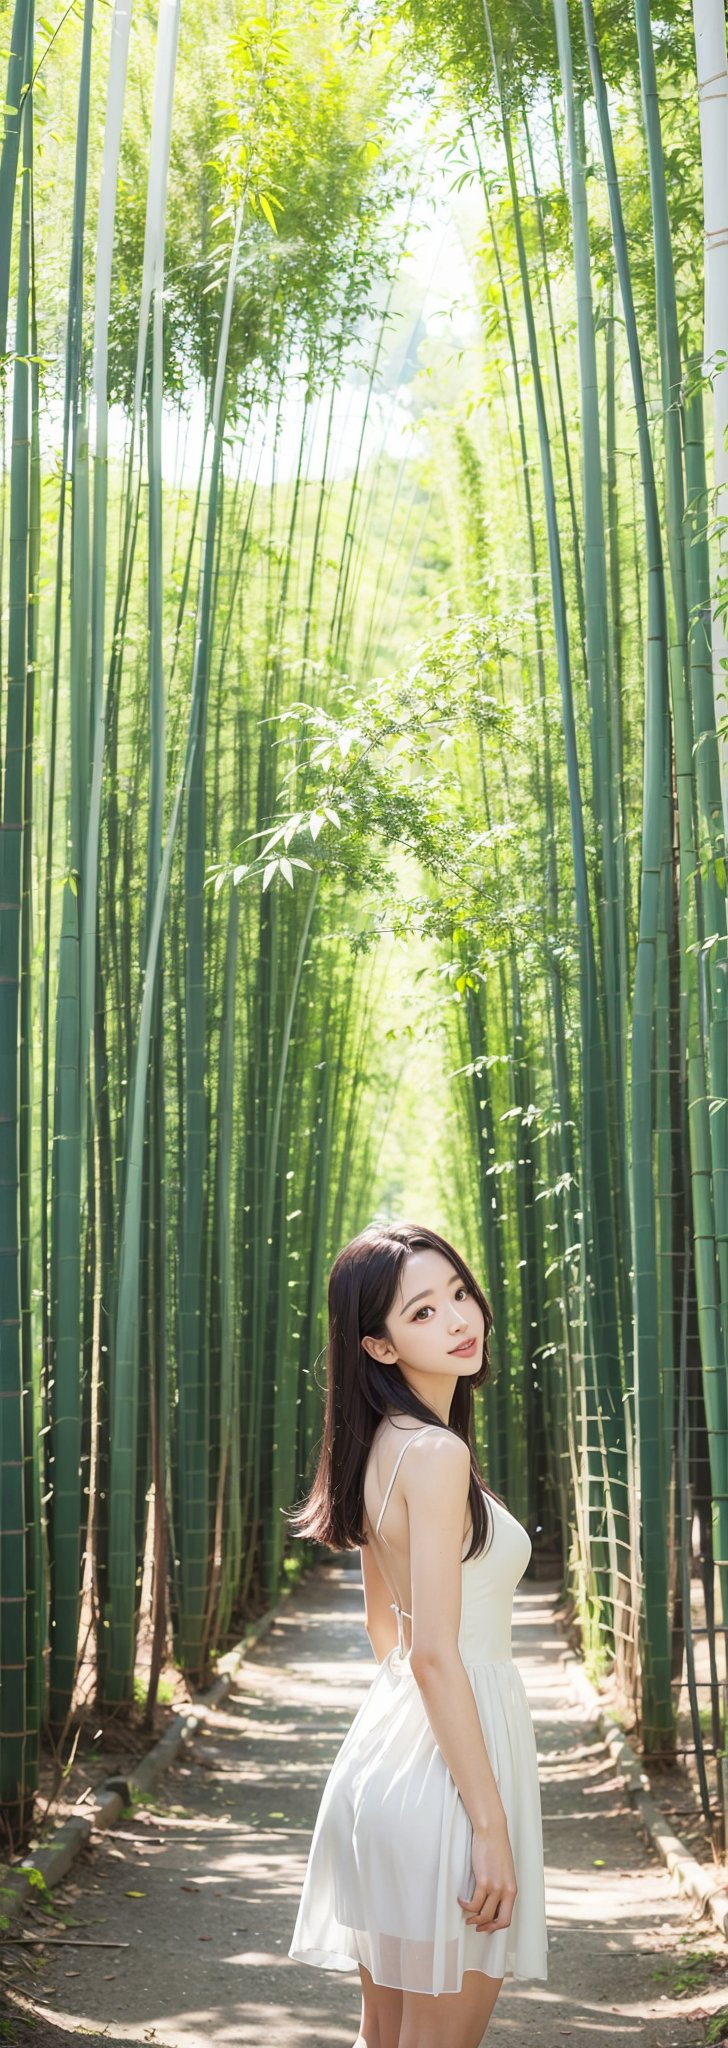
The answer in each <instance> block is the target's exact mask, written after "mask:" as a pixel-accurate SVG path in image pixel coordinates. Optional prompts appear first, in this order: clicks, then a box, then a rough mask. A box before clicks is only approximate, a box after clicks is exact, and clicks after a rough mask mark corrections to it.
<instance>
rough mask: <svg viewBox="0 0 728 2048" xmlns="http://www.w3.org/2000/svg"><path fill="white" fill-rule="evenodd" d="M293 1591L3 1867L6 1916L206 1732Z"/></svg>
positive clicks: (57, 1877) (52, 1880)
mask: <svg viewBox="0 0 728 2048" xmlns="http://www.w3.org/2000/svg"><path fill="white" fill-rule="evenodd" d="M314 1569H315V1567H314ZM304 1576H308V1574H307V1573H306V1574H303V1573H302V1574H301V1578H299V1579H298V1580H297V1581H296V1584H297V1585H300V1584H301V1583H302V1580H303V1577H304ZM294 1590H295V1589H294V1588H293V1587H291V1586H285V1587H284V1588H283V1590H282V1592H281V1594H280V1596H279V1598H278V1600H277V1601H276V1603H275V1606H273V1607H268V1608H267V1609H266V1612H265V1614H261V1615H260V1616H259V1618H258V1620H257V1621H254V1622H251V1623H250V1625H249V1627H248V1628H246V1631H245V1635H244V1636H243V1637H242V1638H241V1640H240V1642H239V1643H236V1644H235V1645H234V1647H233V1649H232V1650H227V1651H226V1653H225V1655H224V1656H223V1657H221V1658H220V1660H219V1671H220V1676H219V1677H218V1678H216V1679H215V1682H214V1684H213V1685H211V1686H210V1689H209V1691H208V1692H205V1693H200V1695H199V1698H198V1699H195V1700H193V1701H192V1702H191V1703H190V1705H189V1706H188V1707H183V1709H182V1712H181V1713H179V1714H177V1715H175V1719H174V1720H173V1721H170V1724H169V1727H168V1728H165V1731H164V1734H163V1735H162V1736H160V1739H159V1741H158V1742H155V1744H154V1746H153V1748H152V1749H150V1750H148V1751H147V1754H146V1756H144V1757H142V1758H141V1761H140V1762H139V1763H138V1764H137V1765H136V1766H135V1768H134V1769H133V1770H130V1771H128V1772H126V1773H125V1774H124V1775H123V1776H121V1775H118V1776H116V1777H112V1778H107V1780H106V1783H105V1785H102V1787H101V1790H100V1791H98V1792H94V1793H93V1794H92V1795H91V1796H90V1797H89V1798H85V1797H84V1794H83V1793H82V1794H81V1800H82V1801H83V1808H84V1810H83V1813H73V1814H70V1815H69V1818H68V1819H67V1820H64V1821H61V1822H60V1823H59V1826H58V1827H57V1828H54V1830H53V1833H52V1834H51V1835H50V1837H49V1839H48V1841H47V1842H45V1843H44V1844H43V1846H42V1847H41V1848H38V1849H36V1850H34V1852H33V1854H32V1855H31V1856H26V1857H24V1859H23V1862H22V1863H20V1864H17V1865H14V1866H13V1865H11V1866H10V1867H9V1868H7V1867H4V1869H3V1886H2V1917H3V1918H4V1919H9V1917H10V1915H11V1914H12V1913H16V1912H17V1911H18V1909H19V1907H21V1906H22V1905H24V1903H25V1901H26V1900H27V1899H28V1898H30V1897H31V1896H32V1895H33V1891H34V1883H33V1878H34V1873H35V1872H39V1874H40V1876H41V1877H42V1879H43V1882H44V1884H45V1885H46V1886H47V1887H48V1890H49V1891H52V1889H53V1886H54V1885H57V1884H60V1882H61V1879H62V1878H64V1877H65V1875H66V1872H67V1871H68V1870H69V1869H70V1867H71V1864H72V1863H73V1862H74V1860H75V1858H76V1856H78V1854H79V1852H80V1850H81V1849H83V1848H84V1846H85V1844H86V1842H88V1840H89V1838H90V1836H91V1834H92V1832H93V1831H94V1830H96V1831H97V1832H98V1830H99V1829H104V1828H113V1827H114V1825H115V1823H116V1821H117V1820H118V1819H119V1816H120V1814H121V1812H122V1810H123V1808H124V1807H125V1806H129V1805H130V1804H131V1795H132V1793H134V1792H140V1793H145V1792H151V1791H152V1788H153V1786H154V1785H156V1783H157V1780H158V1779H159V1778H160V1777H161V1776H162V1773H163V1772H164V1771H166V1770H167V1769H168V1767H169V1765H170V1764H172V1763H174V1760H175V1757H177V1756H179V1754H180V1751H182V1750H184V1748H185V1747H186V1745H187V1743H189V1742H192V1741H193V1740H194V1737H195V1736H196V1735H198V1734H200V1733H201V1732H202V1733H204V1728H205V1723H206V1721H208V1720H209V1718H210V1715H211V1714H214V1712H215V1709H216V1707H219V1706H220V1704H221V1702H222V1700H224V1699H226V1697H227V1694H228V1693H229V1692H230V1689H231V1686H232V1683H233V1679H234V1677H235V1675H236V1673H237V1671H238V1670H239V1668H240V1665H241V1664H242V1663H243V1661H244V1659H245V1657H246V1656H247V1654H248V1651H249V1650H250V1649H252V1648H253V1647H254V1645H255V1644H256V1643H259V1642H260V1641H261V1638H262V1637H263V1636H265V1635H267V1633H268V1630H269V1629H270V1628H272V1626H273V1623H274V1621H275V1620H276V1618H277V1616H278V1615H279V1614H280V1611H281V1607H282V1605H283V1602H284V1601H285V1600H289V1599H290V1597H291V1593H292V1592H293V1591H294ZM79 1804H80V1801H79ZM0 1939H1V1936H0Z"/></svg>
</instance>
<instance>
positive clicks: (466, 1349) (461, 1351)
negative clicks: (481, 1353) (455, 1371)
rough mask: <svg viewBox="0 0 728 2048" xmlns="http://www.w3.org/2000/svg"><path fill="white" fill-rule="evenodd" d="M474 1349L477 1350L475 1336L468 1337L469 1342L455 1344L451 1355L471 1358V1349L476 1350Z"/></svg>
mask: <svg viewBox="0 0 728 2048" xmlns="http://www.w3.org/2000/svg"><path fill="white" fill-rule="evenodd" d="M474 1350H475V1338H474V1337H468V1339H467V1343H463V1344H456V1345H455V1347H454V1349H453V1350H452V1351H451V1352H450V1357H451V1358H469V1357H470V1353H471V1351H474Z"/></svg>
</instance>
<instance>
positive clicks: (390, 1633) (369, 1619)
mask: <svg viewBox="0 0 728 2048" xmlns="http://www.w3.org/2000/svg"><path fill="white" fill-rule="evenodd" d="M359 1556H360V1558H361V1576H362V1584H363V1587H364V1627H365V1629H366V1632H367V1635H368V1637H369V1641H370V1643H371V1646H372V1649H373V1651H374V1655H375V1657H376V1660H377V1663H378V1664H383V1663H384V1659H385V1657H387V1656H388V1655H389V1651H390V1650H393V1649H394V1647H395V1644H396V1641H397V1622H396V1617H395V1615H394V1614H393V1613H392V1609H391V1607H390V1604H389V1603H390V1601H391V1598H392V1595H391V1593H390V1590H389V1587H388V1585H387V1581H386V1579H385V1578H384V1577H383V1576H382V1573H381V1572H380V1569H379V1566H378V1564H377V1560H376V1558H375V1556H374V1552H373V1550H372V1546H371V1543H362V1544H360V1546H359Z"/></svg>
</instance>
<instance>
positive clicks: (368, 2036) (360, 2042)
mask: <svg viewBox="0 0 728 2048" xmlns="http://www.w3.org/2000/svg"><path fill="white" fill-rule="evenodd" d="M359 1975H360V1977H361V1998H362V2005H361V2024H360V2027H359V2035H358V2039H357V2040H356V2041H355V2043H354V2048H399V2031H400V2027H401V2024H402V1999H403V1995H404V1994H403V1992H401V1991H394V1990H392V1989H391V1988H390V1986H389V1985H388V1984H375V1982H374V1978H373V1977H372V1975H371V1973H370V1971H369V1970H366V1969H365V1968H364V1964H363V1963H360V1964H359Z"/></svg>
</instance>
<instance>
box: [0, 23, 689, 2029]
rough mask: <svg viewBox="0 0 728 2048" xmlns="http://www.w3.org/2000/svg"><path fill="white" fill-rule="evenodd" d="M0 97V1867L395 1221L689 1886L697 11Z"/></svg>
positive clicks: (59, 67) (237, 1554)
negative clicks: (476, 1313) (483, 1348)
mask: <svg viewBox="0 0 728 2048" xmlns="http://www.w3.org/2000/svg"><path fill="white" fill-rule="evenodd" d="M0 61H1V63H2V71H3V77H4V81H5V82H4V92H3V114H2V143H1V149H0V358H1V360H2V382H1V405H2V414H1V421H0V434H1V453H2V488H1V490H0V1394H1V1395H2V1399H1V1400H0V1541H1V1565H2V1597H1V1600H0V1814H1V1816H2V1824H3V1840H4V1851H5V1853H6V1854H7V1855H9V1856H13V1855H16V1854H17V1853H19V1852H21V1851H22V1850H23V1848H24V1846H25V1845H26V1844H27V1842H28V1840H29V1839H30V1832H31V1830H32V1826H33V1819H34V1814H35V1813H36V1811H37V1800H38V1795H39V1784H40V1773H41V1768H42V1765H43V1758H44V1756H46V1757H47V1756H48V1755H49V1754H52V1755H53V1756H55V1758H56V1760H57V1762H58V1764H59V1767H61V1768H62V1766H63V1762H64V1759H65V1758H66V1757H67V1756H68V1754H69V1751H70V1747H71V1745H72V1744H73V1742H74V1740H75V1739H77V1735H78V1730H79V1726H80V1725H82V1724H83V1723H84V1720H85V1719H86V1718H87V1717H88V1715H89V1714H91V1715H92V1716H95V1717H96V1719H95V1721H94V1723H93V1725H94V1726H96V1725H98V1719H99V1717H102V1719H103V1718H104V1717H108V1716H114V1715H116V1716H117V1717H120V1718H121V1719H122V1720H123V1717H124V1716H125V1715H126V1716H127V1718H129V1717H131V1718H132V1719H134V1718H135V1719H136V1722H137V1724H138V1725H140V1726H142V1725H144V1724H145V1723H146V1725H151V1716H152V1715H153V1713H154V1709H155V1705H156V1703H157V1699H158V1695H159V1688H160V1682H161V1680H162V1678H163V1676H164V1673H165V1672H166V1671H167V1670H172V1671H177V1672H179V1673H180V1674H182V1676H183V1677H184V1679H185V1681H186V1682H187V1684H188V1685H189V1686H190V1687H202V1686H203V1685H205V1684H209V1683H210V1680H211V1676H212V1675H214V1671H215V1666H216V1663H217V1660H218V1659H219V1657H220V1655H221V1654H222V1653H224V1651H225V1650H226V1649H227V1648H228V1647H229V1645H231V1644H233V1643H235V1642H236V1641H237V1640H238V1639H239V1638H240V1636H241V1634H242V1633H243V1630H244V1628H245V1625H246V1624H247V1623H248V1622H249V1621H250V1620H251V1618H254V1617H256V1616H258V1615H260V1614H261V1613H262V1612H263V1611H264V1610H267V1609H268V1608H270V1607H271V1605H272V1604H274V1603H275V1601H276V1600H277V1598H278V1597H279V1595H280V1593H281V1589H282V1588H283V1587H284V1586H285V1585H286V1584H287V1583H292V1581H293V1579H294V1578H295V1575H296V1573H298V1572H300V1571H301V1570H302V1569H304V1568H308V1567H310V1566H311V1565H312V1564H314V1563H315V1562H316V1559H317V1557H318V1555H319V1550H318V1546H316V1545H315V1544H307V1543H301V1542H300V1541H296V1540H295V1538H294V1536H293V1534H292V1533H291V1529H290V1526H289V1517H290V1516H291V1514H292V1512H293V1510H294V1508H295V1504H296V1503H297V1502H300V1501H301V1499H302V1498H303V1496H304V1494H305V1493H306V1492H307V1490H308V1488H309V1487H310V1485H311V1480H312V1475H313V1468H314V1464H315V1459H316V1456H317V1453H318V1447H319V1445H320V1441H321V1432H322V1417H323V1389H324V1378H325V1365H324V1359H325V1345H326V1282H327V1275H328V1272H329V1269H330V1267H331V1264H332V1261H333V1260H334V1258H335V1256H336V1254H337V1251H338V1250H339V1248H340V1247H341V1246H343V1245H344V1244H345V1243H346V1242H347V1241H348V1240H350V1239H351V1238H352V1237H353V1236H354V1235H355V1234H356V1233H357V1232H359V1231H361V1230H362V1229H364V1228H365V1226H366V1225H367V1224H368V1223H370V1222H371V1221H372V1220H373V1219H390V1220H395V1219H398V1218H403V1217H405V1218H408V1219H411V1220H413V1221H414V1222H416V1223H419V1224H426V1225H428V1226H429V1227H431V1228H434V1229H437V1230H439V1231H440V1232H442V1233H443V1234H444V1235H445V1237H447V1238H448V1239H449V1240H450V1241H451V1242H452V1243H454V1244H457V1245H458V1246H460V1247H461V1248H462V1252H463V1256H464V1257H466V1258H467V1260H468V1262H469V1264H470V1266H471V1267H472V1270H473V1272H474V1273H476V1274H477V1276H478V1278H479V1280H480V1281H481V1283H482V1286H483V1288H484V1290H485V1293H486V1294H487V1297H488V1301H489V1303H490V1304H491V1306H492V1310H493V1316H494V1324H493V1331H492V1336H491V1374H490V1378H489V1379H488V1380H487V1382H486V1383H485V1384H484V1386H483V1387H482V1389H480V1388H479V1389H478V1390H477V1394H476V1397H475V1417H476V1422H475V1427H476V1434H477V1443H478V1453H479V1456H480V1457H481V1459H482V1463H483V1470H484V1472H486V1473H487V1475H488V1482H489V1485H490V1486H491V1487H492V1488H494V1489H495V1490H496V1492H497V1493H498V1494H499V1495H500V1496H502V1497H503V1499H504V1500H505V1501H506V1502H507V1503H508V1506H509V1508H510V1510H511V1512H512V1513H513V1514H514V1515H516V1516H517V1517H518V1518H519V1519H520V1520H521V1521H522V1523H523V1524H524V1526H525V1527H526V1528H527V1530H528V1532H529V1535H530V1537H531V1540H532V1544H533V1551H534V1562H535V1563H539V1564H540V1563H543V1565H544V1568H548V1569H549V1570H550V1571H551V1575H552V1577H553V1578H554V1579H555V1580H556V1581H557V1583H558V1586H559V1588H560V1589H561V1593H562V1595H563V1599H564V1601H565V1602H566V1604H567V1605H568V1608H569V1611H570V1614H571V1616H572V1619H573V1625H574V1628H575V1629H576V1631H577V1633H578V1641H579V1644H580V1654H581V1656H582V1657H583V1659H584V1662H585V1665H586V1668H587V1671H588V1673H589V1674H590V1677H591V1679H592V1680H593V1681H594V1682H597V1681H599V1680H601V1679H602V1678H603V1677H604V1676H605V1675H607V1674H610V1675H611V1677H612V1680H613V1682H614V1686H615V1687H616V1688H617V1693H618V1697H619V1699H620V1700H621V1702H622V1705H623V1708H624V1711H625V1712H626V1713H627V1715H628V1719H629V1722H630V1725H631V1726H632V1728H633V1730H634V1731H635V1734H634V1739H635V1740H636V1741H637V1742H638V1744H639V1749H640V1754H641V1755H642V1756H643V1757H644V1758H645V1759H653V1760H657V1761H659V1762H660V1764H661V1766H663V1767H664V1768H665V1770H669V1769H670V1768H674V1767H675V1766H676V1765H677V1764H678V1763H679V1762H682V1763H683V1764H685V1767H686V1768H687V1769H688V1770H689V1772H690V1773H691V1774H692V1778H693V1781H694V1784H695V1787H696V1798H697V1800H698V1801H699V1808H700V1815H701V1827H702V1837H703V1844H704V1854H705V1855H706V1857H707V1858H708V1859H710V1857H711V1855H713V1856H714V1857H716V1858H718V1859H725V1857H726V1855H727V1854H728V1837H727V1834H726V1826H727V1816H728V1675H727V1666H726V1628H727V1627H728V948H727V943H726V940H727V925H726V892H727V888H728V881H727V875H726V820H728V701H727V699H728V678H727V675H726V669H727V665H728V627H727V625H726V590H728V562H727V560H726V549H727V547H728V542H727V541H726V525H727V519H726V513H727V511H728V452H727V450H726V428H727V427H728V218H727V217H726V208H727V206H728V76H727V70H726V24H725V12H724V7H723V5H722V4H720V5H719V4H718V0H694V4H693V6H692V8H691V6H690V5H689V4H688V0H625V4H623V5H618V4H615V0H529V4H528V5H527V6H526V5H525V4H522V0H514V4H511V5H506V4H504V0H477V4H476V5H474V6H473V5H470V4H468V0H447V4H446V0H228V4H226V5H223V4H221V0H207V4H206V5H204V6H203V5H202V4H201V0H113V4H111V0H110V4H108V5H105V6H101V5H100V4H99V0H70V4H68V5H62V4H59V5H58V7H57V8H55V9H54V8H51V11H50V13H48V14H45V15H40V14H37V13H36V11H35V8H34V0H0ZM616 1696H617V1694H615V1697H616ZM274 1804H275V1802H274ZM716 2038H717V2036H716Z"/></svg>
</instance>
